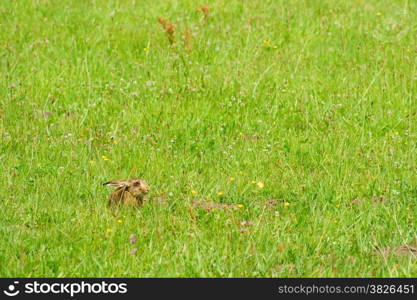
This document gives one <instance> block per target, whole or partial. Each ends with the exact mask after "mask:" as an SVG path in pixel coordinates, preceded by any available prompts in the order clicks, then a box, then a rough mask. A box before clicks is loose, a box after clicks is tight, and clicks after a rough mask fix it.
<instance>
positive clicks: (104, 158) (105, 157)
mask: <svg viewBox="0 0 417 300" xmlns="http://www.w3.org/2000/svg"><path fill="white" fill-rule="evenodd" d="M101 158H102V159H103V160H105V161H107V160H110V159H109V158H108V157H107V156H105V155H102V156H101Z"/></svg>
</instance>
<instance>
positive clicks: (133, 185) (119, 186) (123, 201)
mask: <svg viewBox="0 0 417 300" xmlns="http://www.w3.org/2000/svg"><path fill="white" fill-rule="evenodd" d="M104 185H107V186H110V187H115V188H116V190H115V191H114V192H112V193H111V194H110V197H109V203H108V205H109V206H120V205H126V206H130V207H140V206H142V205H143V198H144V197H145V195H146V194H147V193H148V192H149V185H148V184H147V183H146V181H145V180H143V179H139V178H132V179H121V180H113V181H109V182H106V183H104Z"/></svg>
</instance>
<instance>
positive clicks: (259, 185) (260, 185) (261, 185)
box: [257, 182, 265, 189]
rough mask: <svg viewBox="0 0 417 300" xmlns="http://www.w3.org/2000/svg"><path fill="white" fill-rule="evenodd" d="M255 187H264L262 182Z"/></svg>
mask: <svg viewBox="0 0 417 300" xmlns="http://www.w3.org/2000/svg"><path fill="white" fill-rule="evenodd" d="M257 186H258V187H259V188H260V189H263V188H264V186H265V185H264V184H263V183H262V182H258V183H257Z"/></svg>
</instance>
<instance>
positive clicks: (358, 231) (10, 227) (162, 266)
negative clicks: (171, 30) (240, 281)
mask: <svg viewBox="0 0 417 300" xmlns="http://www.w3.org/2000/svg"><path fill="white" fill-rule="evenodd" d="M203 4H204V5H208V6H209V7H210V16H209V18H208V20H207V21H205V20H204V18H203V14H202V13H201V12H199V11H197V10H196V8H197V7H198V6H200V5H203ZM158 17H166V18H168V20H169V21H170V22H172V23H174V24H175V25H176V41H175V44H174V46H173V47H170V45H169V41H168V39H167V36H166V35H165V33H164V31H163V29H162V27H161V25H160V24H159V23H158V22H157V19H158ZM416 20H417V2H416V1H412V0H410V1H407V0H404V1H401V0H397V1H395V0H351V1H346V0H340V1H338V0H316V1H307V0H293V1H284V0H252V1H238V0H228V1H226V0H223V1H206V2H205V3H204V2H200V1H191V0H187V1H174V0H172V1H139V0H137V1H134V0H131V1H127V0H125V1H115V0H114V1H93V0H91V1H86V0H76V1H75V0H74V1H52V0H50V1H46V0H45V1H44V0H38V1H35V0H33V1H29V0H25V1H23V0H22V1H8V0H7V1H6V0H4V1H1V3H0V139H1V140H0V141H1V143H0V179H1V180H0V208H1V210H0V240H1V243H0V276H2V277H9V276H13V277H15V276H22V277H26V276H37V277H43V276H46V277H50V276H60V277H61V276H70V277H75V276H87V277H90V276H91V277H93V276H94V277H101V276H106V277H108V276H128V277H130V276H132V277H142V276H146V277H155V276H159V277H166V276H175V277H177V276H181V277H183V276H187V277H232V276H233V277H271V276H278V277H287V276H301V277H304V276H308V277H318V276H330V277H340V276H353V277H358V276H359V277H361V276H367V277H371V276H377V277H379V276H416V275H417V260H416V258H414V257H413V256H410V255H407V254H405V255H400V254H397V253H395V251H392V253H390V254H389V255H387V256H384V255H380V254H378V253H376V251H375V249H378V248H393V249H394V250H395V248H396V247H398V246H401V245H405V244H410V243H413V242H414V241H415V240H416V239H417V231H416V220H417V203H416V201H417V172H416V170H417V169H416V168H417V148H416V141H417V121H416V118H417V34H416V33H417V21H416ZM187 26H188V27H190V28H191V32H192V50H191V51H187V50H186V49H185V48H184V44H183V40H184V38H183V32H184V30H185V28H186V27H187ZM103 155H104V156H106V157H108V158H109V160H103V159H102V156H103ZM129 177H141V178H145V179H146V180H147V181H148V182H149V184H150V186H151V193H150V194H149V199H148V202H147V204H146V205H145V206H144V207H143V208H141V209H139V210H136V211H134V210H129V209H121V210H119V211H114V210H111V209H108V208H107V207H106V203H107V197H108V194H109V193H110V191H111V190H109V189H108V188H106V187H103V186H102V183H103V182H105V181H108V180H112V179H122V178H129ZM231 177H233V178H234V179H235V180H230V178H231ZM252 181H256V182H257V183H258V182H262V183H263V184H264V187H263V188H260V187H259V186H258V185H257V184H254V183H252ZM193 190H194V191H195V192H196V194H195V195H194V194H193V193H192V191H193ZM219 192H221V193H224V195H223V196H219V195H218V193H219ZM374 196H378V197H384V199H385V200H388V201H384V202H380V203H379V202H378V201H374V200H373V198H372V197H374ZM157 198H163V199H167V202H166V204H165V205H156V204H155V203H154V200H155V199H157ZM193 198H198V199H205V200H207V201H214V202H219V203H226V204H240V205H243V207H242V208H240V209H238V210H233V211H222V210H216V211H211V212H206V211H205V210H202V209H198V208H194V207H193V206H192V205H191V200H192V199H193ZM270 199H277V201H276V203H275V204H276V205H275V206H274V207H272V208H269V207H268V206H265V203H266V202H267V201H268V200H270ZM354 199H361V203H359V204H355V203H353V202H352V200H354ZM354 202H355V201H354ZM288 204H289V205H288ZM118 220H121V222H118ZM242 221H248V222H249V221H250V222H253V225H252V226H245V229H247V231H245V232H241V227H242V225H240V223H241V222H242ZM132 233H134V234H136V235H137V240H138V241H137V243H136V244H134V245H132V244H130V243H129V236H130V235H131V234H132ZM133 248H136V249H137V253H136V254H135V255H132V254H131V253H130V252H131V250H132V249H133Z"/></svg>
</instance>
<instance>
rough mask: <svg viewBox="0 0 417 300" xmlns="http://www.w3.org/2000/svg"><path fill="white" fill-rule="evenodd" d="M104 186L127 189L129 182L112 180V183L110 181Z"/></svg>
mask: <svg viewBox="0 0 417 300" xmlns="http://www.w3.org/2000/svg"><path fill="white" fill-rule="evenodd" d="M103 185H106V186H111V187H114V188H121V187H125V186H128V185H129V184H128V182H126V180H112V181H108V182H106V183H103Z"/></svg>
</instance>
